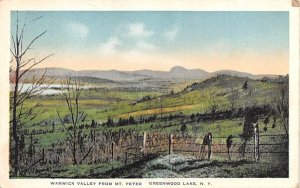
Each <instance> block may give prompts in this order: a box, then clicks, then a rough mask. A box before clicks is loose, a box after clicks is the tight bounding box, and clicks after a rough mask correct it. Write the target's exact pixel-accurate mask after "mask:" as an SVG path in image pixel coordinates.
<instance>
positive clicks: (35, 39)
mask: <svg viewBox="0 0 300 188" xmlns="http://www.w3.org/2000/svg"><path fill="white" fill-rule="evenodd" d="M46 32H47V31H44V32H42V33H41V34H39V35H38V36H37V37H35V38H34V39H33V40H32V41H31V42H30V43H29V45H28V46H27V47H26V49H25V50H24V52H21V53H22V54H21V55H20V57H22V56H23V55H24V54H26V52H27V50H28V49H29V48H30V46H31V45H32V44H33V43H34V42H35V41H36V40H37V39H38V38H40V37H41V36H43V35H44V34H45V33H46Z"/></svg>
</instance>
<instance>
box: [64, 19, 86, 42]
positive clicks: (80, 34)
mask: <svg viewBox="0 0 300 188" xmlns="http://www.w3.org/2000/svg"><path fill="white" fill-rule="evenodd" d="M67 31H68V33H69V34H70V35H72V36H73V37H75V38H85V37H87V35H88V34H89V28H88V27H87V26H86V25H84V24H82V23H78V22H71V23H68V24H67Z"/></svg>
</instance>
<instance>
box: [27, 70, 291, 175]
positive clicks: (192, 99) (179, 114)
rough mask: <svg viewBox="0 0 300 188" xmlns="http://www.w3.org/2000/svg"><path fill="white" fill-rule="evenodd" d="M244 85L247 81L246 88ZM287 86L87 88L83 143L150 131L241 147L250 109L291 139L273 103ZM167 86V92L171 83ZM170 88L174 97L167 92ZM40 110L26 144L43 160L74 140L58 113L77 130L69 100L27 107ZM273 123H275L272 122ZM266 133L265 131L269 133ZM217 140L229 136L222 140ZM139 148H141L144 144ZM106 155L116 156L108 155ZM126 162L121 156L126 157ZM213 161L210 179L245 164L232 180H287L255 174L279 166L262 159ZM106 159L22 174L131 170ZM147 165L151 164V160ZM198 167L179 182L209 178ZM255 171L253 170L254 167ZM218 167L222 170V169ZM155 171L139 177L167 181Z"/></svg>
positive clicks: (218, 81)
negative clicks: (206, 138)
mask: <svg viewBox="0 0 300 188" xmlns="http://www.w3.org/2000/svg"><path fill="white" fill-rule="evenodd" d="M96 83H97V82H93V84H96ZM187 83H188V84H187ZM245 83H247V87H246V88H245ZM114 84H115V83H114ZM164 84H165V83H164ZM281 85H282V82H280V81H272V80H271V81H265V80H251V79H249V78H244V77H236V76H228V75H220V76H216V77H212V78H209V79H207V80H204V81H201V80H199V81H194V82H192V81H191V82H174V83H172V84H170V85H169V88H165V90H163V91H161V90H160V87H157V88H156V89H151V90H148V89H147V88H144V89H141V90H138V89H133V88H132V87H128V88H120V87H113V86H112V87H99V86H97V87H95V88H93V87H92V88H87V89H83V90H82V93H81V95H80V98H79V101H78V104H79V111H80V112H81V113H84V114H85V115H86V116H85V117H84V119H83V120H82V121H81V122H80V123H79V124H78V129H79V130H80V131H81V134H82V135H83V138H87V139H88V140H89V141H87V142H86V143H83V145H84V147H88V146H89V145H93V143H95V141H94V142H93V141H92V140H95V135H97V134H99V135H102V137H105V136H106V137H107V136H108V137H111V138H109V139H107V140H105V139H104V140H103V138H96V140H97V139H98V140H101V139H102V141H101V142H105V143H106V142H107V143H112V142H114V143H117V142H119V141H113V140H114V137H115V138H117V137H116V135H119V136H118V140H119V139H121V137H122V136H120V135H127V136H126V138H127V137H128V135H131V134H138V135H140V137H142V135H143V133H144V132H148V133H151V132H153V133H156V132H160V133H166V134H186V135H190V136H193V137H199V139H195V142H197V143H199V144H201V143H202V138H203V137H204V135H205V134H207V133H208V132H211V133H212V135H213V137H216V138H214V140H213V142H214V143H215V144H224V143H225V142H226V141H225V139H224V138H226V137H228V136H229V135H233V136H235V137H237V138H236V141H235V142H237V143H240V142H242V141H241V140H242V139H241V138H239V137H240V135H241V134H242V132H243V127H244V122H245V116H246V114H247V113H248V111H249V110H251V108H253V107H256V108H257V109H258V110H260V112H257V116H258V119H257V122H258V124H259V126H260V132H261V133H262V134H268V135H280V134H285V131H284V127H283V123H282V119H281V117H280V116H278V115H277V114H275V113H274V112H273V111H272V104H274V98H275V97H276V94H277V93H278V90H279V89H280V87H281ZM163 87H166V86H165V85H164V86H163ZM166 90H168V91H171V92H169V93H166V92H165V91H166ZM35 104H38V107H35V109H34V110H35V111H36V112H38V116H37V117H36V118H35V119H32V120H31V121H30V122H29V123H27V124H26V126H25V127H23V131H24V133H25V134H24V142H25V146H24V148H23V150H24V151H29V150H32V148H31V147H32V146H33V145H34V149H35V151H36V153H37V155H40V153H41V151H42V150H43V151H44V150H45V151H49V152H50V151H52V150H53V151H55V150H57V151H58V150H59V148H55V145H59V143H64V142H67V141H66V140H67V138H68V137H69V136H68V131H66V130H65V128H64V127H63V125H62V122H61V121H62V120H61V119H60V118H59V116H58V114H57V112H59V114H60V116H61V117H62V119H63V121H64V124H65V126H66V127H67V128H68V129H69V128H70V129H69V130H71V131H72V129H71V127H72V122H71V121H70V118H71V117H70V114H69V110H68V107H67V104H66V102H65V99H64V96H63V95H62V94H53V95H38V96H36V97H34V98H31V99H30V100H27V101H26V103H24V109H26V108H28V109H29V108H32V107H33V106H34V105H35ZM73 105H75V103H73ZM266 119H269V120H268V122H267V123H266ZM264 127H266V128H265V129H263V128H264ZM78 134H79V133H78ZM99 137H101V136H99ZM218 137H223V138H222V139H221V138H219V139H218ZM90 139H91V140H90ZM99 142H100V141H99ZM261 142H265V143H274V142H282V140H281V138H279V137H278V138H276V136H275V137H270V138H269V137H267V138H261ZM138 144H141V145H142V141H141V142H139V143H138ZM95 147H96V146H95ZM95 147H94V148H92V149H90V150H91V152H90V153H91V154H90V155H93V150H95ZM99 147H102V146H99ZM103 147H108V146H103ZM30 148H31V149H30ZM103 151H104V150H103ZM122 151H123V150H121V149H120V152H122ZM31 152H32V151H31ZM107 152H110V151H108V150H107ZM115 152H116V155H118V150H117V149H116V151H115ZM38 153H39V154H38ZM80 155H81V154H80ZM90 155H87V156H86V157H87V159H86V161H88V160H90V158H91V160H92V158H93V157H92V156H90ZM43 156H44V155H43ZM121 156H122V155H121V154H120V157H121ZM277 157H278V156H275V155H274V156H271V159H272V160H271V161H276V159H277ZM121 158H122V157H121ZM269 158H270V156H269ZM279 158H280V157H279ZM283 158H284V159H282V157H281V158H280V160H283V161H284V160H286V159H287V158H286V156H284V157H283ZM212 159H213V160H214V161H212V162H209V163H207V164H206V165H208V166H209V165H212V166H213V168H215V170H213V171H211V172H209V173H210V174H212V175H203V177H227V175H226V174H223V172H225V171H228V172H229V171H232V169H231V167H233V166H236V164H235V163H238V164H239V165H240V164H242V163H243V164H245V166H244V167H243V168H242V169H241V171H240V172H236V174H233V175H232V176H230V175H228V176H230V177H244V176H245V177H278V176H281V175H280V174H276V173H275V172H273V171H272V173H269V174H268V173H267V172H264V173H262V174H255V171H256V170H255V169H256V168H263V169H265V167H268V168H269V167H270V165H271V166H272V168H274V169H277V168H280V167H279V166H278V164H277V163H275V162H274V163H273V162H271V163H266V162H264V161H262V162H260V163H259V164H256V163H255V165H254V166H253V161H252V160H250V161H248V160H246V159H243V158H236V159H235V162H228V161H226V160H227V158H226V156H225V157H221V158H218V156H217V155H216V156H215V158H212ZM99 160H102V162H92V161H90V162H84V161H83V164H78V165H75V166H74V165H72V162H71V160H68V159H66V161H69V162H66V163H68V165H65V164H62V166H60V164H57V165H56V166H58V167H59V169H55V167H54V166H53V165H49V164H48V163H47V162H46V163H45V164H44V166H43V165H39V167H37V170H29V171H28V172H26V173H24V174H23V176H27V177H95V176H96V175H97V174H98V175H97V177H99V176H103V177H106V176H108V175H109V174H110V173H111V174H114V173H115V172H114V169H119V168H122V169H124V168H126V166H127V165H128V164H126V163H125V164H124V161H123V162H122V160H121V159H120V160H121V161H120V160H112V161H111V160H108V159H107V160H106V159H104V158H103V159H99ZM126 160H127V156H126ZM132 160H133V161H132V164H134V163H135V162H136V161H135V160H134V159H132ZM241 160H242V162H241V163H240V162H239V161H241ZM43 161H44V159H43ZM52 162H53V161H52ZM142 163H143V164H144V165H145V163H144V162H142ZM193 163H195V165H196V164H197V165H198V166H199V170H200V171H199V172H198V171H197V170H196V169H194V170H193V169H189V170H187V172H188V173H184V174H182V173H179V174H180V175H178V174H177V175H178V177H189V176H190V175H191V174H194V175H195V177H198V175H199V177H202V175H200V174H202V171H203V170H204V171H207V170H205V168H203V169H200V167H201V166H202V165H204V164H202V163H205V162H203V161H197V160H196V159H195V160H194V162H193ZM231 163H232V164H231ZM197 165H196V166H197ZM206 165H204V166H206ZM251 165H252V166H253V168H252V169H251ZM276 165H277V166H276ZM287 165H288V164H287ZM146 166H147V165H146ZM216 166H217V167H220V169H219V168H217V167H216ZM285 167H287V166H285ZM128 168H131V167H128ZM248 168H249V169H251V172H253V173H252V174H248V175H242V174H243V172H245V171H248ZM286 169H288V168H286ZM49 170H50V171H49ZM127 170H130V169H127ZM195 170H196V171H195ZM47 171H48V173H47ZM125 171H126V170H125ZM194 171H195V172H194ZM49 172H50V174H49ZM153 173H154V174H153ZM155 173H156V172H143V173H142V172H141V174H142V175H141V174H140V175H136V176H137V177H164V175H162V176H160V175H155ZM172 173H173V172H172ZM172 173H171V174H172ZM175 174H176V173H175ZM169 175H170V174H169ZM173 175H174V174H173ZM116 176H118V177H122V176H124V177H125V176H130V174H126V175H124V174H123V175H122V174H119V175H116ZM132 176H135V175H132ZM170 176H172V175H170ZM282 176H283V177H286V176H288V172H286V171H285V173H283V174H282ZM172 177H173V176H172ZM174 177H175V176H174ZM176 177H177V176H176Z"/></svg>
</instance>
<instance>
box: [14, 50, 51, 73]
mask: <svg viewBox="0 0 300 188" xmlns="http://www.w3.org/2000/svg"><path fill="white" fill-rule="evenodd" d="M53 55H54V54H50V55H48V56H46V57H44V58H43V59H41V60H40V61H38V62H34V64H32V65H31V66H30V67H29V68H27V69H26V70H25V71H24V72H22V73H21V74H20V76H19V77H18V78H19V79H20V78H21V77H22V76H23V75H24V74H25V73H26V72H28V71H29V70H30V69H32V68H33V67H35V66H36V65H38V64H40V63H42V62H43V61H44V60H46V59H47V58H49V57H51V56H53Z"/></svg>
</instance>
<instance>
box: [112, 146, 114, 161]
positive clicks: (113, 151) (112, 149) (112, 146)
mask: <svg viewBox="0 0 300 188" xmlns="http://www.w3.org/2000/svg"><path fill="white" fill-rule="evenodd" d="M111 161H112V162H113V161H114V143H113V142H112V143H111Z"/></svg>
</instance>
